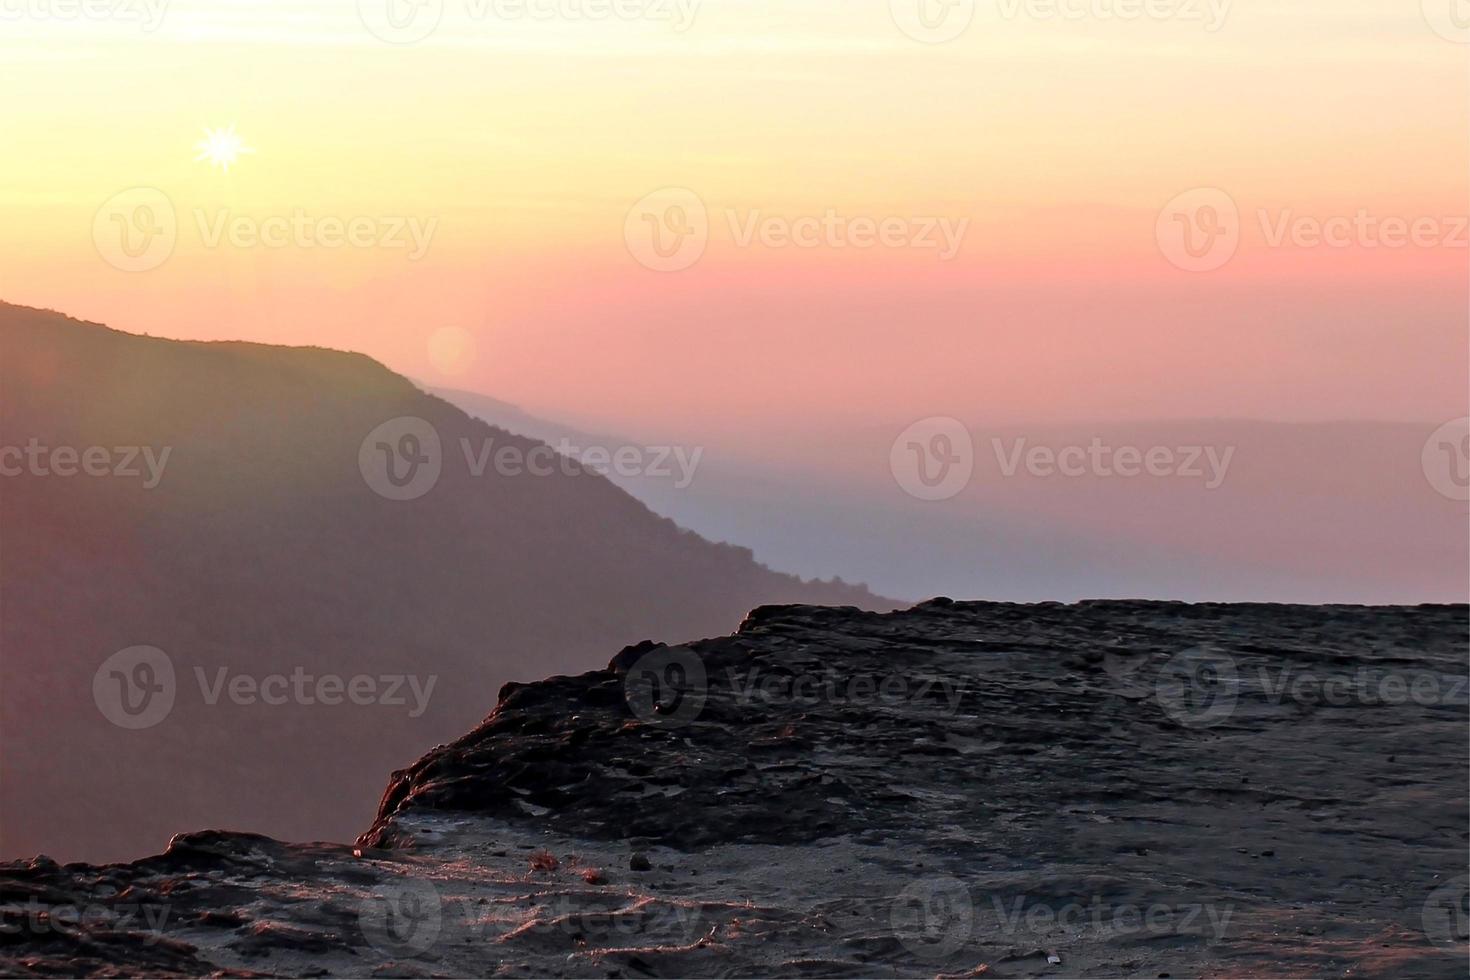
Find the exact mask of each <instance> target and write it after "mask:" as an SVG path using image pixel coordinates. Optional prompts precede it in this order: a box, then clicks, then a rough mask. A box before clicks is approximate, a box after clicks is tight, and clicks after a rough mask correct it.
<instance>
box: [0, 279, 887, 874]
mask: <svg viewBox="0 0 1470 980" xmlns="http://www.w3.org/2000/svg"><path fill="white" fill-rule="evenodd" d="M403 418H414V419H418V420H421V423H418V422H415V423H402V422H398V423H395V422H394V421H393V420H395V419H403ZM385 423H386V424H387V427H386V428H380V427H383V426H384V425H385ZM404 425H408V426H409V429H407V430H405V429H403V426H404ZM424 426H428V427H431V428H429V429H425V428H424ZM427 432H432V433H434V434H436V435H437V437H438V439H439V441H440V445H441V451H440V452H439V453H438V462H439V467H440V473H439V476H438V478H437V480H436V481H432V485H431V487H430V488H428V489H427V490H426V492H423V493H422V495H419V496H416V497H415V498H414V499H389V497H388V496H384V495H383V493H387V494H389V495H398V494H399V493H400V490H399V488H396V487H394V486H393V484H392V482H391V481H389V480H388V478H387V471H386V469H385V468H384V467H385V465H386V463H387V461H388V460H389V459H390V458H391V459H392V461H393V463H394V468H395V474H396V475H399V476H402V477H405V478H406V477H408V476H411V475H413V474H415V473H417V474H419V475H420V476H422V475H423V474H425V473H428V472H429V470H431V469H432V467H431V466H430V467H428V468H427V469H426V468H425V467H423V466H420V467H419V468H418V469H414V468H413V467H411V466H410V465H409V463H408V460H409V459H410V458H411V457H412V458H419V457H424V458H427V454H428V453H429V448H430V447H428V446H427V444H426V442H425V441H424V440H423V439H420V440H419V441H418V442H414V441H413V438H412V437H414V436H423V435H424V434H425V433H427ZM405 439H407V440H408V441H405ZM538 447H541V444H539V443H536V442H534V441H532V440H529V439H525V438H521V437H517V436H512V435H510V434H509V433H507V432H505V431H503V430H499V429H495V428H492V427H490V426H488V425H485V424H484V423H482V422H479V421H476V420H474V419H471V418H470V417H469V416H467V415H466V414H465V413H463V412H462V411H460V410H459V409H457V408H454V407H453V406H451V405H449V404H447V403H446V402H444V401H442V400H440V399H438V398H434V397H431V396H428V395H426V394H424V393H423V392H421V391H420V390H419V389H417V388H416V387H415V386H414V385H412V384H411V383H409V382H408V381H406V380H405V379H404V378H402V377H400V376H398V375H396V374H394V373H392V372H391V371H389V370H387V369H386V368H384V367H383V366H381V365H380V364H377V363H376V362H374V361H372V360H371V359H369V358H367V357H364V356H362V355H358V354H348V353H342V352H338V351H332V350H324V349H316V348H310V349H300V348H283V347H270V346H263V345H257V344H246V343H193V342H191V343H184V342H176V341H170V340H162V339H157V338H150V337H146V336H135V335H130V334H124V333H119V332H116V331H113V330H110V329H107V328H105V327H103V326H100V325H97V324H90V323H82V322H78V321H75V320H71V319H68V318H66V317H64V316H62V315H60V314H57V313H52V312H43V311H39V310H32V309H26V308H21V307H15V306H8V305H0V451H3V452H4V453H5V455H4V456H3V457H0V470H3V472H4V473H5V474H7V475H5V476H3V477H0V647H3V658H0V659H3V675H0V677H3V707H4V718H3V726H4V727H3V732H0V738H3V742H4V746H5V751H4V757H3V767H4V770H3V773H0V778H3V784H4V787H5V792H4V794H3V800H4V802H3V811H0V825H3V830H0V835H3V836H0V853H3V854H5V855H22V854H29V853H34V852H37V851H41V850H44V851H47V852H50V853H53V854H56V855H57V856H60V857H64V858H88V859H94V860H95V859H111V858H119V857H125V856H131V855H134V854H138V853H143V852H145V851H147V850H150V849H154V848H156V847H158V846H159V845H161V844H162V843H163V842H164V841H166V840H167V838H168V836H169V835H170V834H171V833H173V832H174V831H176V830H178V829H179V828H180V827H189V826H198V825H215V826H230V827H242V828H249V829H251V830H258V831H263V832H266V833H271V834H277V835H281V836H287V837H296V838H302V837H332V836H350V834H351V833H355V832H356V831H357V830H359V829H360V821H361V815H362V814H363V813H364V812H366V811H368V810H369V809H370V808H371V806H372V805H373V803H374V801H375V800H376V799H377V796H378V791H379V789H380V788H381V773H382V772H384V771H386V770H387V769H391V768H393V767H394V766H397V765H402V764H404V763H407V762H409V761H411V760H412V759H414V758H416V757H417V756H419V755H420V754H422V753H423V752H424V751H425V750H426V749H428V748H430V747H431V746H433V745H434V744H435V743H436V742H438V741H442V740H445V739H448V738H450V737H452V736H454V735H456V734H458V733H460V732H462V731H464V730H465V729H467V728H469V727H472V726H473V725H474V724H475V722H477V721H478V720H479V719H480V717H481V715H482V714H483V712H484V710H485V706H486V705H487V704H491V703H493V702H494V694H495V691H496V690H497V689H498V688H499V687H500V685H501V684H502V683H503V682H505V681H506V680H509V679H529V678H534V677H540V676H542V675H544V674H546V673H547V672H550V671H557V670H569V669H580V668H585V667H588V666H591V665H592V664H594V663H595V662H596V661H597V660H598V659H599V654H601V655H602V656H605V651H606V649H607V647H608V645H609V643H620V642H625V643H630V642H635V641H638V640H641V639H644V638H648V637H653V638H657V639H661V640H669V641H677V640H682V639H685V638H688V637H692V636H702V635H707V634H710V633H718V632H724V631H727V630H729V629H732V628H733V627H734V626H735V625H736V624H737V623H738V622H739V621H740V618H741V616H742V614H743V613H744V612H745V611H746V610H747V609H749V608H751V607H752V606H755V605H759V604H762V603H767V602H820V603H840V604H841V603H850V604H856V605H863V606H869V607H875V608H890V607H891V604H889V603H886V602H884V601H882V600H879V599H876V598H875V597H873V596H872V595H871V594H869V593H868V592H867V591H866V590H864V589H862V588H860V587H852V586H847V585H845V584H841V583H811V582H803V581H801V580H799V579H796V578H792V577H789V576H786V575H781V574H778V573H776V572H773V571H771V570H770V569H767V568H765V567H763V566H762V565H759V564H757V563H756V562H755V561H754V560H753V558H752V555H751V553H750V552H749V551H748V550H746V549H744V548H738V547H731V546H727V545H717V544H712V543H710V542H708V541H706V540H704V539H702V538H700V537H699V536H697V535H696V534H694V533H692V532H689V531H686V530H683V529H681V528H679V527H678V526H676V525H675V524H674V523H673V522H672V521H669V520H667V519H664V518H661V517H659V516H657V515H656V514H654V513H653V512H651V511H650V510H648V509H647V508H646V507H645V506H644V505H643V504H641V503H639V502H637V501H636V500H634V499H633V498H632V497H630V496H628V495H627V494H626V493H624V492H623V491H622V490H619V489H618V488H617V487H615V486H614V485H613V484H611V483H609V482H608V481H607V480H606V479H603V478H602V477H600V476H597V475H595V474H592V473H587V472H583V471H580V470H579V469H578V468H577V467H576V466H574V465H571V464H568V463H564V462H561V461H556V462H554V463H553V462H552V461H551V460H550V458H548V457H547V456H546V455H545V454H544V453H545V452H547V451H545V450H544V447H542V448H541V449H538ZM58 450H59V452H58ZM135 450H138V451H136V452H135ZM400 451H401V452H402V455H401V456H400V455H398V454H399V453H400ZM538 452H539V453H541V454H540V455H538V454H537V453H538ZM498 454H502V455H498ZM506 460H508V462H506ZM516 460H520V461H521V466H520V468H519V469H517V468H516V467H515V466H514V465H512V464H514V463H515V461H516ZM480 461H483V462H484V463H485V466H484V467H483V471H482V472H481V473H480V474H479V475H477V473H476V469H477V466H478V463H479V462H480ZM502 464H503V465H502ZM533 464H534V465H535V466H536V467H537V469H538V471H545V472H546V475H533V474H532V473H531V472H530V471H529V469H528V467H529V466H531V465H533ZM104 473H105V474H108V475H103V474H104ZM375 487H376V488H377V489H376V490H375V489H374V488H375ZM408 489H409V490H410V491H415V490H420V489H424V487H423V484H422V483H420V484H411V485H410V486H409V487H408ZM379 491H382V492H379ZM138 646H144V647H152V648H157V650H159V651H162V653H161V654H155V653H151V652H146V651H145V652H131V653H127V654H123V655H121V656H120V657H119V658H118V659H115V660H112V661H109V658H110V657H113V656H114V654H118V653H119V651H124V650H129V649H131V648H134V647H138ZM160 656H162V657H166V662H165V661H159V660H158V659H157V658H158V657H160ZM104 662H107V666H106V667H105V668H104ZM170 668H171V670H172V673H173V678H172V684H171V685H170V684H169V683H168V679H167V677H166V676H165V675H166V674H167V673H168V671H169V669H170ZM324 675H332V677H327V678H326V679H325V680H323V677H324ZM333 678H338V679H333ZM431 684H432V687H430V685H431ZM166 687H170V690H168V691H167V692H165V691H164V688H166ZM149 692H153V693H155V694H157V695H158V696H157V697H150V695H149ZM166 694H171V696H172V698H173V703H172V707H171V708H169V707H167V705H166V704H165V701H166V700H167V697H166V696H165V695H166ZM400 701H401V702H402V703H399V702H400ZM272 702H277V703H272ZM334 702H340V703H334ZM420 706H422V711H421V712H420V711H418V710H417V709H418V708H419V707H420ZM130 712H131V713H130ZM109 713H110V714H111V715H113V716H115V717H118V718H120V719H121V721H122V725H119V724H114V723H113V722H112V721H109V720H108V714H109ZM415 715H416V716H415ZM155 716H157V717H155ZM124 726H137V727H124Z"/></svg>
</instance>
